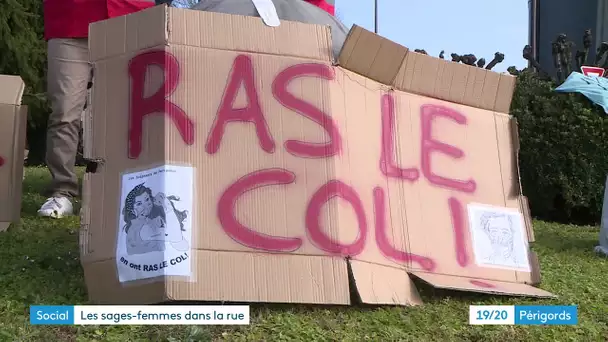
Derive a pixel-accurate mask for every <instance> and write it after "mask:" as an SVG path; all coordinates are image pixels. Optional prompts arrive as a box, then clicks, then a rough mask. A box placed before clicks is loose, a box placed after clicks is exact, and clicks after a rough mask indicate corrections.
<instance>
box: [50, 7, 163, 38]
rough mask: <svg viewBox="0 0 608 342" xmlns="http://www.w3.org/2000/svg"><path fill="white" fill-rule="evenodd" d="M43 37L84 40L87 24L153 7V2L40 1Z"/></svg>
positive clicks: (86, 35)
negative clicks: (42, 13)
mask: <svg viewBox="0 0 608 342" xmlns="http://www.w3.org/2000/svg"><path fill="white" fill-rule="evenodd" d="M43 1H44V3H43V9H44V38H45V39H47V40H49V39H52V38H87V37H88V36H89V24H90V23H93V22H96V21H100V20H105V19H108V18H114V17H118V16H121V15H125V14H129V13H133V12H137V11H140V10H143V9H146V8H149V7H152V6H154V1H153V0H43Z"/></svg>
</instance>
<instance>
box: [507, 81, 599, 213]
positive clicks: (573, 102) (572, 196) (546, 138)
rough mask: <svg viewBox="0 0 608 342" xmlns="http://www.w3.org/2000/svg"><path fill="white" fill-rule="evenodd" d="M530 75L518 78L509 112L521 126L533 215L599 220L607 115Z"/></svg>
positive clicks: (526, 188)
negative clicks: (556, 90)
mask: <svg viewBox="0 0 608 342" xmlns="http://www.w3.org/2000/svg"><path fill="white" fill-rule="evenodd" d="M555 87H556V84H555V83H553V82H552V81H546V80H542V79H540V78H538V77H536V75H535V74H532V73H530V72H527V71H525V72H522V73H520V74H519V75H518V77H517V87H516V90H515V95H514V97H513V103H512V104H511V114H512V115H514V116H515V117H516V118H517V119H518V122H519V136H520V146H521V147H520V154H519V159H520V173H521V178H522V186H523V189H524V193H525V194H526V195H527V196H528V197H529V200H530V207H531V210H532V213H533V214H534V215H535V216H538V217H541V218H544V219H551V220H557V221H568V222H572V223H593V222H597V221H598V220H599V218H600V215H601V207H602V199H603V193H604V184H605V181H606V175H607V173H608V154H607V153H606V151H608V117H607V116H606V114H605V113H604V112H603V110H602V109H601V107H599V106H595V105H593V104H592V103H591V102H590V101H589V100H587V99H586V98H585V97H583V96H582V95H579V94H562V93H556V92H555V91H554V89H555Z"/></svg>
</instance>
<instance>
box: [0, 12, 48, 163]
mask: <svg viewBox="0 0 608 342" xmlns="http://www.w3.org/2000/svg"><path fill="white" fill-rule="evenodd" d="M43 23H44V21H43V16H42V1H41V0H0V74H8V75H20V76H21V77H22V78H23V80H24V81H25V84H26V90H25V94H24V97H23V103H25V104H27V105H28V106H29V108H30V110H29V120H28V143H29V144H30V151H31V153H30V155H29V157H30V159H31V160H32V161H34V162H42V160H43V159H42V158H43V154H44V147H43V145H44V140H45V132H46V120H47V117H48V112H49V108H48V105H47V100H46V94H45V90H46V89H45V88H46V86H45V72H46V42H45V41H44V39H43V30H44V28H43V25H44V24H43Z"/></svg>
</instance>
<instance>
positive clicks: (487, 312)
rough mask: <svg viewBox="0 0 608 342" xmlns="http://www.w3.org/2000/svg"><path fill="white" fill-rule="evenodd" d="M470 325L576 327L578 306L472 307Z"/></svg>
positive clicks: (470, 309)
mask: <svg viewBox="0 0 608 342" xmlns="http://www.w3.org/2000/svg"><path fill="white" fill-rule="evenodd" d="M469 324H475V325H576V324H578V306H577V305H471V306H469Z"/></svg>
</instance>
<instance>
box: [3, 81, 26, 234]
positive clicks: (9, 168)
mask: <svg viewBox="0 0 608 342" xmlns="http://www.w3.org/2000/svg"><path fill="white" fill-rule="evenodd" d="M24 89H25V83H23V80H22V79H21V77H19V76H8V75H0V203H2V205H0V232H3V231H6V230H7V229H8V228H9V226H10V225H11V223H18V222H20V220H21V192H22V184H23V162H24V159H25V133H26V128H27V106H25V105H21V97H22V96H23V91H24Z"/></svg>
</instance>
